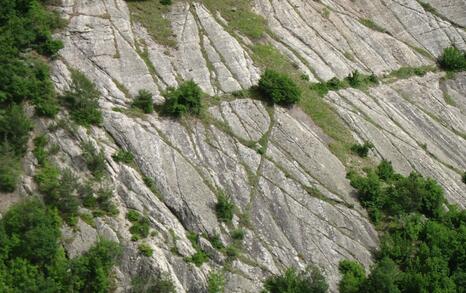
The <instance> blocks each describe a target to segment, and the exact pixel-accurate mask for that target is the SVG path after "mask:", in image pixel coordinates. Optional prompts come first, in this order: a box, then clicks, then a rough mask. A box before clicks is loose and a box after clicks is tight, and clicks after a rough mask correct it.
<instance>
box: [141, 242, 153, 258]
mask: <svg viewBox="0 0 466 293" xmlns="http://www.w3.org/2000/svg"><path fill="white" fill-rule="evenodd" d="M138 250H139V253H140V254H142V255H144V256H147V257H151V256H152V254H153V253H154V250H153V249H152V248H151V247H150V246H149V245H148V244H147V243H141V244H139V246H138Z"/></svg>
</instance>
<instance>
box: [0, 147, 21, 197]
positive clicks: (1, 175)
mask: <svg viewBox="0 0 466 293" xmlns="http://www.w3.org/2000/svg"><path fill="white" fill-rule="evenodd" d="M0 162H1V164H0V191H3V192H13V191H14V190H15V188H16V185H17V184H18V181H19V176H20V175H21V169H20V162H19V160H18V159H17V158H15V155H14V153H13V152H11V151H10V152H7V151H2V152H0Z"/></svg>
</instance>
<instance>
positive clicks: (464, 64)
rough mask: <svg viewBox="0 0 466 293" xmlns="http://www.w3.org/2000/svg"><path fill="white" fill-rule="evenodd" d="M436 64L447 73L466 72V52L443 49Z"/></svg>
mask: <svg viewBox="0 0 466 293" xmlns="http://www.w3.org/2000/svg"><path fill="white" fill-rule="evenodd" d="M438 63H439V65H440V67H441V68H442V69H444V70H447V71H461V70H466V52H464V51H460V50H459V49H457V48H456V47H448V48H445V50H444V51H443V54H442V56H440V58H439V60H438Z"/></svg>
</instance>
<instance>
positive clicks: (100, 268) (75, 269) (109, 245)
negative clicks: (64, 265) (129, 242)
mask: <svg viewBox="0 0 466 293" xmlns="http://www.w3.org/2000/svg"><path fill="white" fill-rule="evenodd" d="M120 256H121V247H120V246H119V245H118V244H117V243H115V242H111V241H108V240H100V241H99V242H97V243H96V244H95V245H94V246H93V247H92V248H91V249H89V251H87V252H86V253H85V254H83V255H82V256H81V257H77V258H75V259H73V260H72V261H71V265H70V274H71V276H70V278H71V279H72V280H73V284H74V286H73V289H71V288H70V290H69V291H68V292H102V293H104V292H109V291H110V288H111V286H112V282H111V279H110V276H111V270H112V267H113V266H114V264H115V263H116V262H117V261H118V259H119V257H120Z"/></svg>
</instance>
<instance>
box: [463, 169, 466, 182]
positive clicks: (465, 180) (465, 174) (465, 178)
mask: <svg viewBox="0 0 466 293" xmlns="http://www.w3.org/2000/svg"><path fill="white" fill-rule="evenodd" d="M463 183H464V184H466V171H464V173H463Z"/></svg>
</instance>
